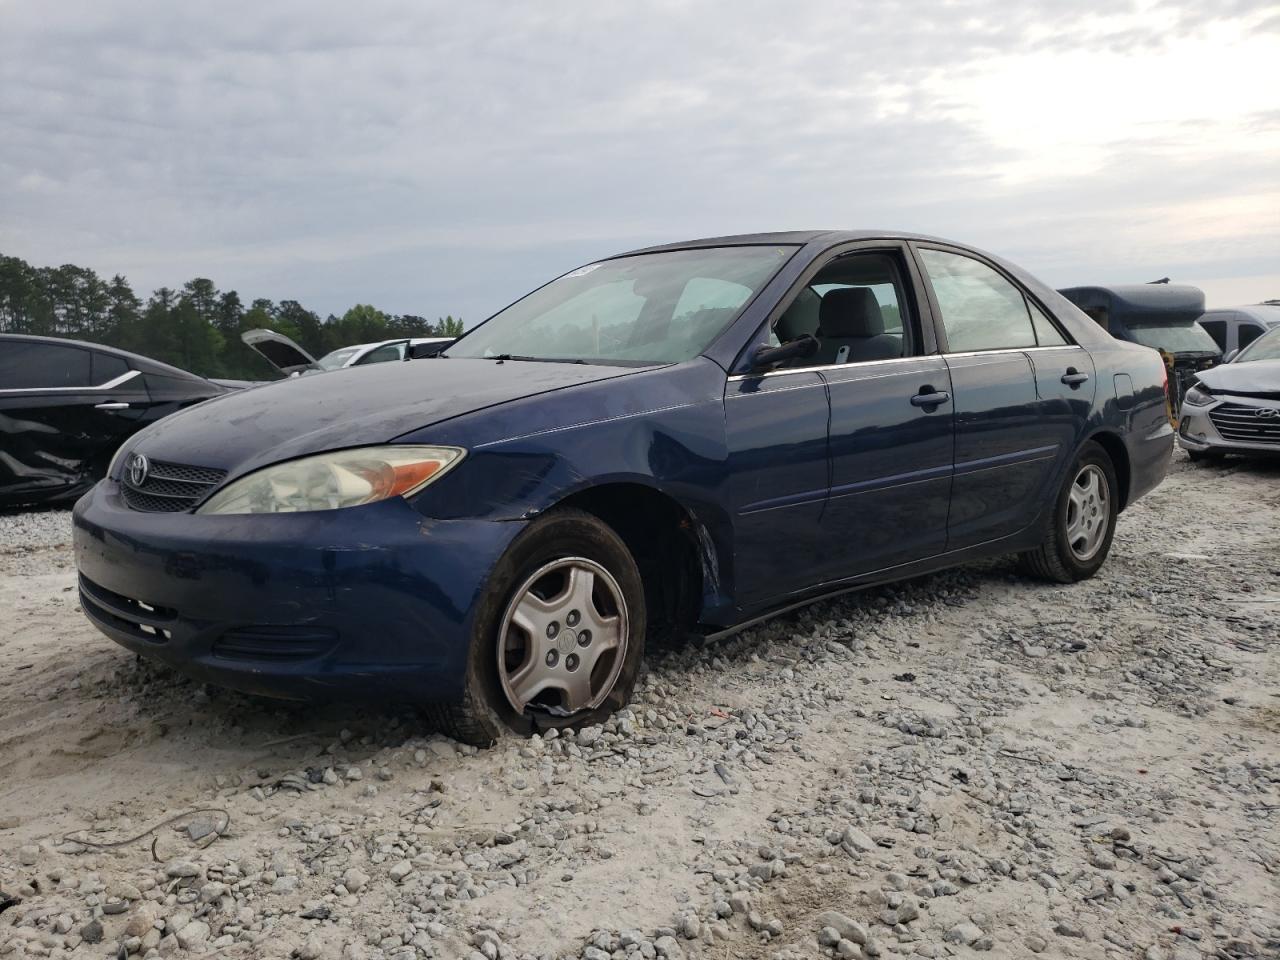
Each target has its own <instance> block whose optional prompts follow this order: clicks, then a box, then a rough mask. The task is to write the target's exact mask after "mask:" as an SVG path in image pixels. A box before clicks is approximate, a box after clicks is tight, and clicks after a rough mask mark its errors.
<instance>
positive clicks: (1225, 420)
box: [1178, 396, 1280, 456]
mask: <svg viewBox="0 0 1280 960" xmlns="http://www.w3.org/2000/svg"><path fill="white" fill-rule="evenodd" d="M1259 411H1265V412H1263V413H1261V414H1259ZM1271 411H1275V412H1274V413H1272V412H1271ZM1178 443H1179V444H1180V445H1181V446H1182V448H1183V449H1184V450H1190V451H1192V452H1193V453H1211V452H1212V453H1238V454H1244V455H1249V456H1267V455H1272V456H1276V455H1280V400H1269V399H1265V398H1261V397H1234V396H1233V397H1230V398H1229V399H1221V400H1215V401H1214V402H1213V403H1210V404H1207V405H1204V406H1196V405H1194V404H1190V403H1183V404H1182V409H1181V411H1180V415H1179V417H1178Z"/></svg>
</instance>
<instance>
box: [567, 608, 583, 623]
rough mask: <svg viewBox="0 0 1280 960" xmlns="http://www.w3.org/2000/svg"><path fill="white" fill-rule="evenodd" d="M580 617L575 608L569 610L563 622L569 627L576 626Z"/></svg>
mask: <svg viewBox="0 0 1280 960" xmlns="http://www.w3.org/2000/svg"><path fill="white" fill-rule="evenodd" d="M581 619H582V614H580V613H578V611H577V610H570V611H569V615H568V616H567V617H565V618H564V622H565V623H567V624H568V625H569V626H571V627H576V626H577V625H578V621H579V620H581Z"/></svg>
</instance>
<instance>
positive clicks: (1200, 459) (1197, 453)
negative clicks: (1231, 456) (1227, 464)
mask: <svg viewBox="0 0 1280 960" xmlns="http://www.w3.org/2000/svg"><path fill="white" fill-rule="evenodd" d="M1187 459H1188V460H1190V461H1191V462H1192V463H1221V462H1222V460H1223V455H1222V454H1220V453H1218V452H1217V451H1216V450H1188V451H1187Z"/></svg>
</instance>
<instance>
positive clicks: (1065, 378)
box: [1062, 367, 1089, 387]
mask: <svg viewBox="0 0 1280 960" xmlns="http://www.w3.org/2000/svg"><path fill="white" fill-rule="evenodd" d="M1088 379H1089V375H1088V374H1087V373H1081V372H1080V371H1078V370H1077V369H1076V368H1075V367H1067V372H1066V373H1064V374H1063V375H1062V382H1063V383H1065V384H1066V385H1067V386H1069V387H1078V386H1080V384H1082V383H1084V382H1085V381H1086V380H1088Z"/></svg>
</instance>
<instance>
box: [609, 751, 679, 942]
mask: <svg viewBox="0 0 1280 960" xmlns="http://www.w3.org/2000/svg"><path fill="white" fill-rule="evenodd" d="M588 729H590V728H588ZM653 947H654V949H655V950H657V951H658V956H660V957H666V958H667V960H684V950H682V949H681V948H680V944H679V943H678V942H677V941H676V938H675V937H672V936H665V937H659V938H658V939H657V940H655V941H654V942H653Z"/></svg>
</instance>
